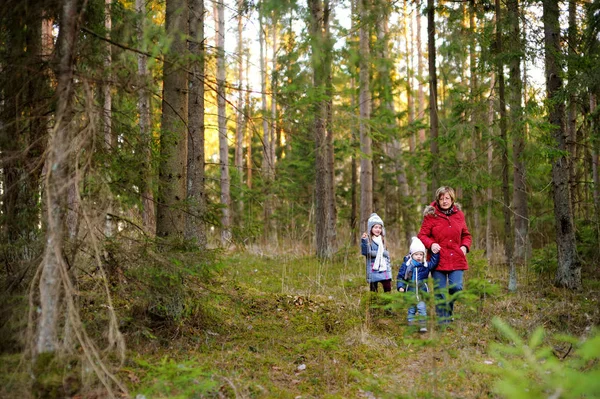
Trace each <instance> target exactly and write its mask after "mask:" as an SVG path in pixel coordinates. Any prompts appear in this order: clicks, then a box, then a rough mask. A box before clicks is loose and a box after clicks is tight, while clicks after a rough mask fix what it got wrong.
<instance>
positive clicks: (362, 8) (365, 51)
mask: <svg viewBox="0 0 600 399" xmlns="http://www.w3.org/2000/svg"><path fill="white" fill-rule="evenodd" d="M358 2H359V7H358V9H359V15H360V20H361V21H367V20H368V17H369V10H370V6H371V2H370V0H358ZM359 46H360V47H359V54H360V57H359V58H360V60H359V68H360V72H359V94H358V103H359V107H360V127H359V132H360V152H361V155H360V229H361V231H366V230H367V219H368V218H369V216H370V215H371V213H372V212H373V164H372V160H371V157H372V153H373V152H372V148H371V135H370V127H369V120H370V118H371V92H370V81H369V76H370V74H369V65H370V61H369V59H370V50H369V27H368V25H367V24H366V23H361V24H360V28H359Z"/></svg>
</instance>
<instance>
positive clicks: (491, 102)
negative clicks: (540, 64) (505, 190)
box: [485, 70, 496, 265]
mask: <svg viewBox="0 0 600 399" xmlns="http://www.w3.org/2000/svg"><path fill="white" fill-rule="evenodd" d="M491 73H492V76H491V78H490V97H489V99H488V131H489V134H488V141H487V172H488V175H489V176H490V177H491V176H493V175H494V144H493V140H492V138H493V135H494V107H495V104H496V98H495V95H494V87H495V86H496V75H495V74H494V71H493V70H492V72H491ZM486 200H487V205H486V217H485V226H486V228H485V255H486V258H487V261H488V265H491V264H492V260H493V255H494V239H493V234H492V216H493V213H492V211H493V209H494V206H493V205H494V191H493V189H492V186H491V185H488V188H487V189H486Z"/></svg>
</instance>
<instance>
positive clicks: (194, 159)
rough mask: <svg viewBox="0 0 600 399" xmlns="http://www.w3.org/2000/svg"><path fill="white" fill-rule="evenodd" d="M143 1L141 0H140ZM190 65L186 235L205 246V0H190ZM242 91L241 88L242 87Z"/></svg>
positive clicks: (200, 245)
mask: <svg viewBox="0 0 600 399" xmlns="http://www.w3.org/2000/svg"><path fill="white" fill-rule="evenodd" d="M138 1H140V0H138ZM189 18H190V20H189V24H190V40H189V51H190V56H191V57H193V61H192V65H191V67H190V79H189V90H190V92H189V102H188V121H189V123H188V153H187V200H188V204H189V212H188V215H187V217H186V226H185V238H186V239H188V240H192V241H193V242H194V243H195V244H196V245H197V246H198V247H200V248H205V247H206V242H207V237H206V223H205V219H206V216H205V215H206V190H205V185H204V178H205V177H204V176H205V171H204V164H205V154H204V75H205V61H204V60H205V53H204V48H205V47H204V0H190V15H189ZM240 93H241V90H240Z"/></svg>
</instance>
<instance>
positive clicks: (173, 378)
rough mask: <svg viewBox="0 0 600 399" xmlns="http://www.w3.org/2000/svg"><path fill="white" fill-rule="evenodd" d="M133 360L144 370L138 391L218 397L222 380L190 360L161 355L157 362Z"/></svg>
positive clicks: (181, 398) (176, 397) (178, 397)
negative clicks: (178, 359) (218, 379)
mask: <svg viewBox="0 0 600 399" xmlns="http://www.w3.org/2000/svg"><path fill="white" fill-rule="evenodd" d="M136 362H137V364H138V366H140V367H141V368H142V370H143V371H144V372H145V375H144V376H143V377H142V379H141V381H140V384H139V385H140V386H141V387H142V388H141V389H140V390H139V392H138V393H140V394H143V395H146V396H147V397H151V398H170V399H188V398H204V397H217V391H218V388H219V386H220V385H221V384H220V383H219V382H218V381H216V380H215V379H214V378H213V374H214V373H213V372H211V371H209V370H206V369H204V368H203V367H202V366H201V365H199V364H197V363H196V362H194V361H193V360H183V361H176V360H174V359H169V358H168V357H164V358H163V359H162V360H161V361H160V362H157V363H150V362H147V361H145V360H137V361H136ZM132 371H133V372H135V371H138V370H132Z"/></svg>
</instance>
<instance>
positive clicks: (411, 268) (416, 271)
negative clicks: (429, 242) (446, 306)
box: [396, 237, 440, 333]
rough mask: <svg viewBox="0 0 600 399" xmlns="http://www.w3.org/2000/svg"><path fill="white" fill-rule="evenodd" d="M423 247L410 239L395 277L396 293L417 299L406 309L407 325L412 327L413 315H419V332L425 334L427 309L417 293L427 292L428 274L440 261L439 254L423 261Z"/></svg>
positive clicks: (416, 240) (420, 242)
mask: <svg viewBox="0 0 600 399" xmlns="http://www.w3.org/2000/svg"><path fill="white" fill-rule="evenodd" d="M425 254H426V250H425V245H424V244H423V242H422V241H421V240H419V239H418V238H417V237H413V238H412V242H411V243H410V250H409V252H408V256H406V257H405V258H404V263H402V266H400V270H399V271H398V276H397V277H396V281H397V287H398V291H400V292H404V291H410V292H414V293H415V295H416V297H417V301H418V302H417V305H416V306H414V305H413V306H411V307H410V308H409V309H408V324H409V325H412V324H413V323H414V320H415V315H416V314H417V312H418V314H419V318H420V323H421V328H420V329H419V332H422V333H424V332H427V327H425V323H426V317H427V307H426V306H425V302H424V301H423V300H422V299H421V296H420V295H419V292H422V291H425V292H429V288H428V287H427V283H426V280H427V278H428V277H429V272H430V271H432V270H434V269H435V268H436V267H437V265H438V262H439V261H440V254H439V253H437V254H433V255H431V259H430V260H429V261H427V260H426V259H425Z"/></svg>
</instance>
